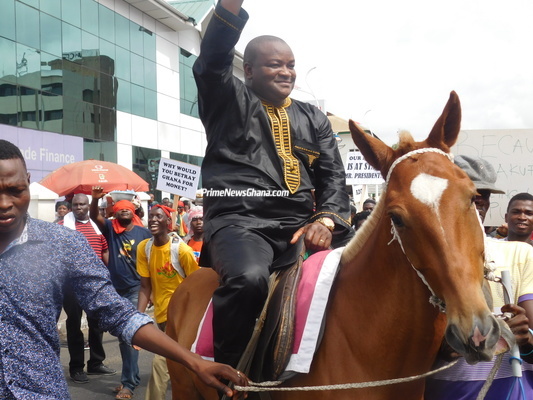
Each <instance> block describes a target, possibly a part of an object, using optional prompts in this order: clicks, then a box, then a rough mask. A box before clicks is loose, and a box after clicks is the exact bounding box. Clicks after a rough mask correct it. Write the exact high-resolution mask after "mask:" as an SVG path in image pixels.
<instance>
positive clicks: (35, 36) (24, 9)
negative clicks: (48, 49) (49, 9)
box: [16, 2, 40, 49]
mask: <svg viewBox="0 0 533 400" xmlns="http://www.w3.org/2000/svg"><path fill="white" fill-rule="evenodd" d="M16 14H17V18H16V21H17V42H18V43H24V44H25V45H27V46H31V47H34V48H36V49H38V48H39V44H40V43H39V11H37V10H36V9H35V8H31V7H28V6H27V5H26V4H22V3H18V2H17V5H16Z"/></svg>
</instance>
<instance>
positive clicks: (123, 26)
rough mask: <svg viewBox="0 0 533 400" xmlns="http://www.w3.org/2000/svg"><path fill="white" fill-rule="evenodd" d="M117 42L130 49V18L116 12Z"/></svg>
mask: <svg viewBox="0 0 533 400" xmlns="http://www.w3.org/2000/svg"><path fill="white" fill-rule="evenodd" d="M115 34H116V41H115V43H116V44H117V45H118V46H121V47H123V48H125V49H128V50H129V49H130V20H129V19H127V18H124V17H123V16H122V15H120V14H116V13H115Z"/></svg>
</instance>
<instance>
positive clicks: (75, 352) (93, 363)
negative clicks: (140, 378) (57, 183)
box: [60, 194, 116, 383]
mask: <svg viewBox="0 0 533 400" xmlns="http://www.w3.org/2000/svg"><path fill="white" fill-rule="evenodd" d="M60 224H62V225H65V226H66V227H67V228H70V229H73V230H76V231H78V232H80V233H81V234H83V236H85V238H86V239H87V241H88V242H89V244H90V245H91V248H92V249H93V250H94V252H95V253H96V255H97V256H98V257H99V258H100V259H101V260H102V261H103V263H104V264H106V265H107V262H108V259H109V250H108V246H107V241H106V239H105V238H104V235H102V233H101V232H100V230H99V229H98V227H97V226H96V224H95V223H94V222H92V221H91V219H90V218H89V199H88V197H87V196H86V195H84V194H75V195H74V197H73V198H72V212H70V213H68V214H67V215H65V217H64V219H63V221H61V222H60ZM63 308H64V310H65V313H66V314H67V323H66V327H67V342H68V351H69V354H70V363H69V373H70V378H71V379H72V380H73V381H74V382H77V383H87V382H89V379H88V378H87V375H86V374H85V372H84V371H83V367H84V365H85V357H84V356H85V355H84V339H83V332H82V331H81V315H82V309H81V306H80V304H79V302H78V300H77V299H76V296H75V294H74V292H73V291H72V288H70V287H69V285H68V284H67V287H65V298H64V301H63ZM87 322H88V325H89V348H90V350H89V361H88V362H87V373H88V374H89V375H115V374H116V371H115V370H114V369H111V368H109V367H106V366H105V365H104V364H103V361H104V360H105V351H104V346H103V344H102V337H103V332H102V331H101V330H100V329H99V328H98V321H97V320H94V319H92V318H87Z"/></svg>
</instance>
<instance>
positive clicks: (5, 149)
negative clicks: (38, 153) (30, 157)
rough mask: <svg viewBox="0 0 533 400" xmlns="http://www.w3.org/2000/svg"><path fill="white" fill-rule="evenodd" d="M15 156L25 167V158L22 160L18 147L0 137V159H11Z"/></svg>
mask: <svg viewBox="0 0 533 400" xmlns="http://www.w3.org/2000/svg"><path fill="white" fill-rule="evenodd" d="M16 158H18V159H19V160H21V161H22V164H23V165H24V168H26V160H24V156H23V155H22V153H21V151H20V149H19V148H18V147H17V146H15V145H14V144H13V143H11V142H8V141H7V140H4V139H0V160H13V159H16Z"/></svg>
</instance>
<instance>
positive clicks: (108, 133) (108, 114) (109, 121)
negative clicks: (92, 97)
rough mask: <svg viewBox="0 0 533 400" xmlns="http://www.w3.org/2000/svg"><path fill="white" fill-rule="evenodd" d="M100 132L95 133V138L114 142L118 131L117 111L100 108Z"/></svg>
mask: <svg viewBox="0 0 533 400" xmlns="http://www.w3.org/2000/svg"><path fill="white" fill-rule="evenodd" d="M97 122H98V125H99V126H98V131H96V133H95V138H97V139H100V140H107V141H114V140H115V131H116V126H117V123H116V113H115V110H112V109H110V108H106V107H100V115H99V118H98V121H97Z"/></svg>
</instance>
